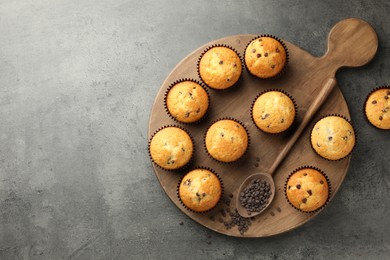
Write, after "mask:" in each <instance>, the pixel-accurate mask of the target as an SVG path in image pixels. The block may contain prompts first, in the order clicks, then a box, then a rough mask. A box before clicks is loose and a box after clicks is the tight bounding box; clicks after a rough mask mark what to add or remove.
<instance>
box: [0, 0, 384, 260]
mask: <svg viewBox="0 0 390 260" xmlns="http://www.w3.org/2000/svg"><path fill="white" fill-rule="evenodd" d="M389 12H390V4H389V2H388V1H385V0H381V1H338V0H332V1H309V0H306V1H271V0H264V1H248V0H242V1H206V0H202V1H179V0H176V1H174V0H167V1H152V0H149V1H125V0H90V1H75V0H72V1H71V0H52V1H49V0H34V1H21V0H20V1H19V0H2V1H1V2H0V259H249V258H254V259H304V258H317V259H389V258H390V214H389V210H390V199H389V193H390V160H389V158H390V135H389V134H390V133H389V131H387V132H386V131H380V130H377V129H375V128H373V127H371V126H370V125H369V124H368V123H367V122H366V120H365V118H364V116H363V114H362V106H363V102H364V100H365V97H366V95H367V94H368V93H369V91H370V90H371V89H373V88H375V87H377V86H380V85H383V84H390V73H389V72H390V27H389V24H390V16H389ZM349 17H358V18H362V19H364V20H366V21H368V22H369V23H370V24H371V25H372V26H373V27H374V28H375V30H376V32H377V33H378V37H379V49H378V52H377V55H376V57H375V59H374V60H373V61H372V62H371V63H370V64H369V65H367V66H365V67H362V68H358V69H343V70H341V71H339V72H338V73H337V80H338V83H339V85H340V88H341V90H342V92H343V94H344V96H345V98H346V100H347V102H348V104H349V108H350V111H351V115H352V120H353V123H354V125H355V127H356V129H357V132H358V145H357V148H356V150H355V151H354V153H353V157H352V162H351V167H350V170H349V173H348V175H347V177H346V179H345V181H344V183H343V185H342V186H341V188H340V190H339V192H338V193H337V195H336V196H335V198H334V200H333V201H332V203H330V204H329V205H328V206H327V207H326V208H325V209H324V210H323V211H322V212H321V213H320V214H319V215H318V216H317V217H316V218H314V219H313V220H312V221H310V222H309V223H307V224H305V225H303V226H302V227H300V228H298V229H296V230H294V231H291V232H288V233H286V234H282V235H279V236H275V237H271V238H265V239H240V238H231V237H227V236H224V235H221V234H218V233H215V232H213V231H211V230H208V229H206V228H204V227H203V226H201V225H199V224H197V223H195V222H194V221H193V220H191V219H190V218H188V217H187V216H186V215H185V214H183V213H182V212H181V211H180V210H179V209H178V208H177V207H176V206H175V205H174V204H173V203H172V202H171V201H170V200H169V199H168V197H167V196H166V195H165V193H164V191H163V189H162V188H161V187H160V185H159V183H158V181H157V179H156V177H155V175H154V173H153V169H152V166H151V163H150V161H149V158H148V152H147V139H148V136H147V129H148V119H149V115H150V111H151V107H152V104H153V101H154V98H155V95H156V94H157V91H158V90H159V88H160V86H161V84H162V82H163V81H164V79H165V77H166V76H167V75H168V74H169V72H170V71H171V70H172V69H173V67H174V66H175V65H176V64H177V63H178V62H179V61H180V60H181V59H183V58H184V57H185V56H186V55H187V54H189V53H190V52H192V51H193V50H195V49H196V48H198V47H199V46H201V45H203V44H205V43H207V42H209V41H212V40H215V39H218V38H222V37H225V36H229V35H235V34H246V33H248V34H263V33H269V34H274V35H276V36H279V37H280V38H282V39H285V40H287V41H290V42H292V43H294V44H296V45H298V46H300V47H302V48H303V49H305V50H307V51H308V52H310V53H312V54H313V55H315V56H321V55H322V54H323V53H324V50H325V49H326V37H327V34H328V32H329V30H330V28H331V27H332V26H333V25H334V24H335V23H337V22H338V21H340V20H342V19H345V18H349ZM181 222H182V223H181ZM181 224H182V225H181Z"/></svg>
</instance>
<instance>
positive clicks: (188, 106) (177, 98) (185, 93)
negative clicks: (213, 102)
mask: <svg viewBox="0 0 390 260" xmlns="http://www.w3.org/2000/svg"><path fill="white" fill-rule="evenodd" d="M165 102H166V106H167V109H168V112H169V113H170V114H171V116H172V117H173V118H175V119H176V120H177V121H179V122H182V123H193V122H196V121H198V120H200V119H201V118H202V117H203V116H204V115H205V113H206V111H207V109H208V107H209V97H208V95H207V92H206V90H204V89H203V87H202V86H200V85H199V84H198V83H196V82H193V81H189V80H187V81H183V82H179V83H177V84H175V85H174V86H173V87H171V88H170V89H169V91H168V94H167V96H166V100H165Z"/></svg>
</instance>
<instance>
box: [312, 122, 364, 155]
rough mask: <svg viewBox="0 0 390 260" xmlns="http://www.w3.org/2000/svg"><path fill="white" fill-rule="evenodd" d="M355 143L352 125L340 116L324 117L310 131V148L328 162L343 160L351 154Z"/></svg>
mask: <svg viewBox="0 0 390 260" xmlns="http://www.w3.org/2000/svg"><path fill="white" fill-rule="evenodd" d="M355 142H356V139H355V131H354V129H353V127H352V125H351V124H350V123H349V122H348V121H347V120H346V119H344V118H343V117H341V116H326V117H324V118H322V119H320V120H319V121H318V122H317V123H316V124H315V125H314V127H313V129H312V131H311V146H312V147H313V149H314V150H315V151H316V153H317V154H318V155H320V156H321V157H323V158H325V159H328V160H332V161H333V160H340V159H342V158H345V157H346V156H348V155H349V154H350V153H351V152H352V150H353V148H354V146H355Z"/></svg>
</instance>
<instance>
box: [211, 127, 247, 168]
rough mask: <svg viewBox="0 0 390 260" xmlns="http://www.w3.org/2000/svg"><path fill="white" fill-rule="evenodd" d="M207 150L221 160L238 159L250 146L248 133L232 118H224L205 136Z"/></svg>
mask: <svg viewBox="0 0 390 260" xmlns="http://www.w3.org/2000/svg"><path fill="white" fill-rule="evenodd" d="M205 145H206V149H207V152H208V153H209V154H210V156H211V157H213V158H214V159H216V160H218V161H220V162H226V163H228V162H234V161H236V160H238V159H239V158H240V157H241V156H242V155H243V154H244V153H245V151H246V149H247V148H248V134H247V132H246V130H245V128H244V127H243V126H242V125H241V124H240V123H238V122H236V121H234V120H231V119H222V120H219V121H217V122H215V123H214V124H212V125H211V127H210V128H209V129H208V130H207V133H206V137H205Z"/></svg>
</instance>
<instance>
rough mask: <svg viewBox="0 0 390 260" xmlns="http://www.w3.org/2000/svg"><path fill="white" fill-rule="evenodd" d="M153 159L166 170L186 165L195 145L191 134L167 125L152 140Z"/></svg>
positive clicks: (150, 147)
mask: <svg viewBox="0 0 390 260" xmlns="http://www.w3.org/2000/svg"><path fill="white" fill-rule="evenodd" d="M149 149H150V155H151V157H152V159H153V161H154V162H155V163H156V164H157V165H159V166H160V167H162V168H164V169H166V170H175V169H179V168H181V167H183V166H184V165H186V164H187V163H188V162H189V161H190V159H191V156H192V153H193V150H194V146H193V144H192V140H191V138H190V136H189V135H188V134H187V133H186V132H185V131H184V130H182V129H180V128H178V127H173V126H172V127H166V128H164V129H161V130H160V131H158V132H157V133H156V134H155V135H154V136H153V137H152V140H151V141H150V146H149Z"/></svg>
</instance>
